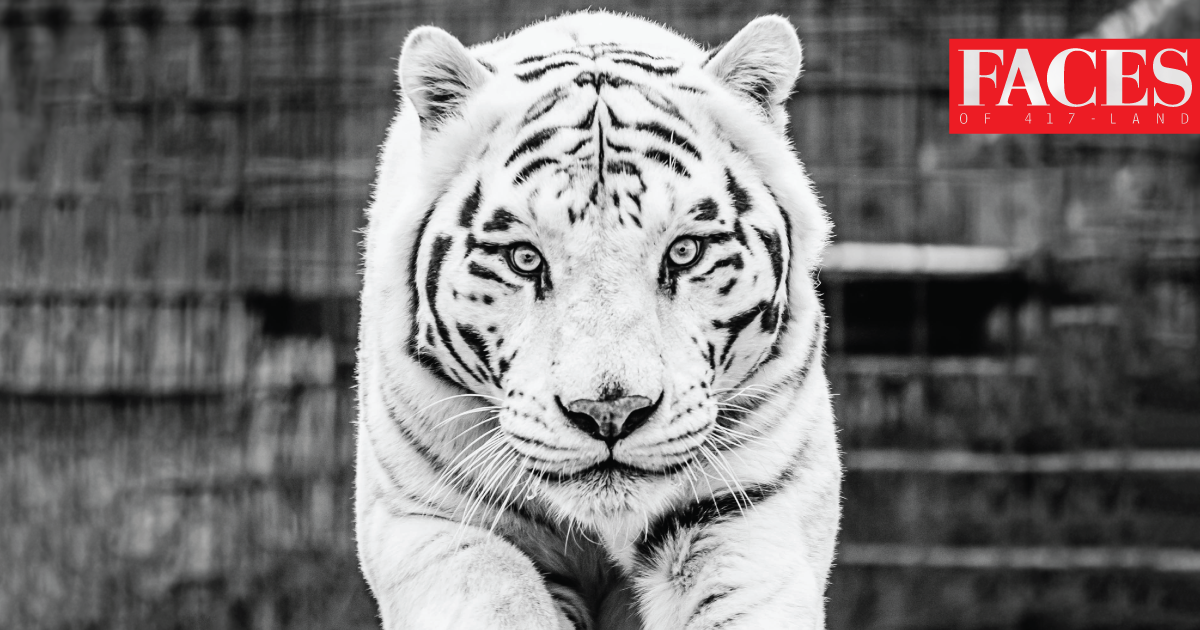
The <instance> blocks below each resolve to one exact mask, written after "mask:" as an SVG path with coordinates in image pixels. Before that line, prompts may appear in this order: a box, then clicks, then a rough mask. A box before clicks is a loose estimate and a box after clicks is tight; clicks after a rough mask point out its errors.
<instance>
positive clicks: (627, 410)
mask: <svg viewBox="0 0 1200 630" xmlns="http://www.w3.org/2000/svg"><path fill="white" fill-rule="evenodd" d="M660 402H662V394H659V396H658V400H650V399H649V398H646V397H645V396H622V397H620V398H614V399H612V400H584V399H580V400H572V401H571V402H569V403H567V404H566V405H564V404H562V401H561V400H560V401H558V406H559V408H561V409H562V412H563V415H565V416H566V417H567V419H568V420H570V421H571V424H573V425H575V426H576V427H579V429H580V430H581V431H583V432H584V433H586V434H588V435H590V436H592V438H594V439H597V440H602V441H603V442H604V443H605V444H608V446H609V448H612V446H613V445H614V444H616V443H617V441H618V440H620V439H621V438H624V437H625V436H627V435H629V434H630V433H633V432H634V431H636V430H637V428H638V427H640V426H642V425H643V424H646V421H647V420H649V419H650V416H653V415H654V412H655V410H657V409H658V403H660Z"/></svg>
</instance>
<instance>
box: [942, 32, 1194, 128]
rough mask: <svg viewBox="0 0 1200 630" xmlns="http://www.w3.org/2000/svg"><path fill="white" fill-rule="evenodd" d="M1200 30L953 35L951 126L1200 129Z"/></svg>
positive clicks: (951, 50) (951, 53)
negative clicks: (1144, 35)
mask: <svg viewBox="0 0 1200 630" xmlns="http://www.w3.org/2000/svg"><path fill="white" fill-rule="evenodd" d="M1197 88H1200V39H952V40H950V133H1200V95H1197Z"/></svg>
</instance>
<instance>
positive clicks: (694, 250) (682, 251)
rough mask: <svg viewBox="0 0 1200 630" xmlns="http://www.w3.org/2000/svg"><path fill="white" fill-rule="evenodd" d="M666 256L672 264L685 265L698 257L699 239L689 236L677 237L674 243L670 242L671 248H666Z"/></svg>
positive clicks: (693, 261)
mask: <svg viewBox="0 0 1200 630" xmlns="http://www.w3.org/2000/svg"><path fill="white" fill-rule="evenodd" d="M667 257H668V258H669V259H670V261H671V264H672V265H674V266H676V267H687V266H688V265H691V264H692V263H695V262H696V259H698V258H699V257H700V241H699V240H698V239H696V238H693V237H691V236H684V237H681V238H677V239H675V242H674V243H671V248H670V249H669V250H667Z"/></svg>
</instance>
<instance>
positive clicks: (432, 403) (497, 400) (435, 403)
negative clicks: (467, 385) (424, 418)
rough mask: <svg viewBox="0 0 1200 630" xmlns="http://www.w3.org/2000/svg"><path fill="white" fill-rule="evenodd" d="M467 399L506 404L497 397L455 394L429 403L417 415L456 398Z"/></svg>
mask: <svg viewBox="0 0 1200 630" xmlns="http://www.w3.org/2000/svg"><path fill="white" fill-rule="evenodd" d="M467 397H474V398H484V399H487V400H494V401H496V402H504V399H503V398H497V397H495V396H488V395H487V394H455V395H453V396H447V397H445V398H443V399H441V400H435V401H433V402H431V403H429V404H428V405H425V406H424V407H421V408H420V409H419V410H418V411H417V413H418V414H421V413H425V411H426V410H428V409H429V408H431V407H435V406H437V405H440V404H442V403H444V402H447V401H450V400H454V399H455V398H467Z"/></svg>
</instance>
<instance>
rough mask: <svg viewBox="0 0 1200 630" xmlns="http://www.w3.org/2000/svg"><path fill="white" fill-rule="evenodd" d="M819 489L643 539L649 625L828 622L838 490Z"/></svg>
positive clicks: (653, 628)
mask: <svg viewBox="0 0 1200 630" xmlns="http://www.w3.org/2000/svg"><path fill="white" fill-rule="evenodd" d="M820 494H823V495H824V496H823V497H822V496H820ZM820 494H817V493H813V492H812V491H811V489H805V488H792V489H791V491H785V492H784V495H791V496H775V497H772V498H771V499H769V500H766V501H763V502H761V503H759V504H757V505H755V506H754V507H746V506H743V507H742V508H736V507H735V508H734V510H733V511H732V512H729V511H725V512H723V513H721V514H720V515H716V514H715V513H707V514H703V515H702V517H701V518H698V519H697V520H698V521H699V522H696V523H682V524H680V526H677V527H675V528H673V529H670V530H668V531H665V532H658V535H657V536H653V535H652V536H651V537H650V538H649V539H647V540H645V541H643V544H642V545H641V550H640V552H641V558H640V561H639V564H640V566H641V570H640V572H639V578H638V583H639V584H638V586H639V591H640V592H641V593H642V596H641V597H640V610H641V613H642V617H643V618H644V619H645V620H646V625H645V628H646V630H667V629H668V628H685V629H687V630H701V629H710V628H722V629H724V630H733V629H746V630H750V629H757V628H781V629H782V628H797V629H801V628H802V629H804V630H818V629H823V628H824V627H825V584H826V581H827V579H828V575H829V569H830V566H831V564H832V560H833V545H834V536H835V534H836V530H837V517H838V516H837V514H838V509H837V495H836V493H834V494H832V495H830V494H828V493H820ZM801 495H808V496H807V497H806V498H808V499H814V498H815V499H817V501H816V506H819V507H820V508H821V509H818V510H813V509H812V508H813V507H814V503H813V502H811V501H797V499H800V498H802V497H801Z"/></svg>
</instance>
